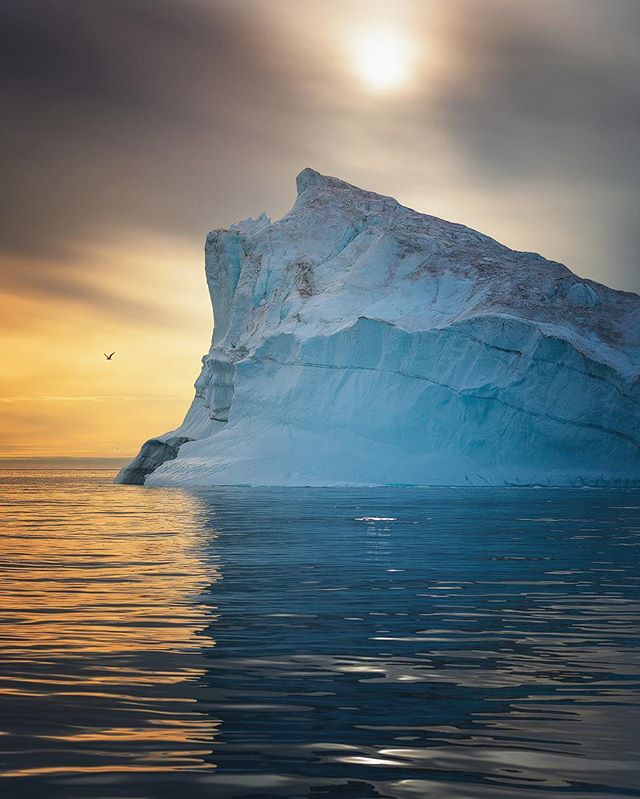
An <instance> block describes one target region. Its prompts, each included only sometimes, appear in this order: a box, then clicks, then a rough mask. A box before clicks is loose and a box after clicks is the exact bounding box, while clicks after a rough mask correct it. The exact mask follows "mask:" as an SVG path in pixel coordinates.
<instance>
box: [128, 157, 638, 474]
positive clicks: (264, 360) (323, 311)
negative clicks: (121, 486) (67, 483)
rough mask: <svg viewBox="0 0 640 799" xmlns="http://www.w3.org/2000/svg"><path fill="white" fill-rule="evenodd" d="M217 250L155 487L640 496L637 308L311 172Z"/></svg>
mask: <svg viewBox="0 0 640 799" xmlns="http://www.w3.org/2000/svg"><path fill="white" fill-rule="evenodd" d="M297 188H298V196H297V199H296V202H295V204H294V206H293V208H292V210H291V211H290V212H289V213H288V214H286V215H285V216H284V217H283V218H282V219H280V220H279V221H277V222H273V223H272V222H271V221H270V220H269V219H268V217H266V216H265V215H262V216H260V217H259V218H258V219H248V220H245V221H244V222H240V223H239V224H237V225H233V226H232V227H231V228H230V229H229V230H215V231H213V232H212V233H209V235H208V236H207V242H206V248H205V252H206V276H207V283H208V286H209V291H210V294H211V299H212V301H213V304H214V315H215V330H214V335H213V341H212V345H211V349H210V350H209V352H208V354H207V355H205V356H204V358H203V366H202V371H201V373H200V376H199V377H198V379H197V380H196V383H195V389H196V393H195V398H194V400H193V403H192V405H191V408H190V409H189V411H188V413H187V416H186V418H185V420H184V422H183V423H182V425H181V426H180V427H179V428H177V429H176V430H174V431H172V432H170V433H166V434H165V435H162V436H159V437H158V438H156V439H152V440H151V441H148V442H147V443H146V444H144V446H143V447H142V450H141V452H140V454H139V455H138V456H137V457H136V458H135V459H134V460H133V461H132V463H131V464H130V465H129V466H126V467H125V468H124V469H123V470H122V471H121V472H120V474H119V475H118V478H117V479H118V480H119V481H120V482H123V483H145V484H146V485H185V486H186V485H218V484H252V485H362V484H408V485H579V486H582V485H603V484H614V483H615V484H638V483H640V430H639V425H638V422H639V421H640V413H639V408H640V406H639V402H640V384H639V380H638V374H639V372H640V334H639V330H640V326H639V323H640V297H638V296H637V295H635V294H630V293H625V292H621V291H614V290H613V289H610V288H607V287H606V286H603V285H600V284H598V283H594V282H592V281H590V280H582V279H580V278H578V277H577V276H576V275H575V274H573V273H572V272H571V271H570V270H569V269H567V268H566V267H565V266H562V265H561V264H559V263H555V262H551V261H547V260H545V259H544V258H542V257H541V256H540V255H537V254H535V253H530V252H515V251H513V250H510V249H509V248H507V247H505V246H503V245H501V244H499V243H498V242H496V241H494V240H493V239H491V238H489V237H488V236H484V235H482V234H481V233H477V232H476V231H474V230H471V229H469V228H467V227H464V226H463V225H459V224H453V223H451V222H445V221H443V220H442V219H438V218H436V217H433V216H427V215H424V214H419V213H417V212H416V211H413V210H411V209H409V208H405V207H403V206H401V205H400V204H399V203H398V202H396V201H395V200H394V199H392V198H390V197H383V196H380V195H378V194H373V193H371V192H368V191H363V190H362V189H359V188H356V187H355V186H351V185H349V184H348V183H345V182H343V181H341V180H338V179H336V178H333V177H326V176H324V175H320V174H319V173H318V172H315V171H313V170H311V169H305V170H303V171H302V172H301V173H300V175H298V179H297Z"/></svg>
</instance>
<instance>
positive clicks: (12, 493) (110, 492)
mask: <svg viewBox="0 0 640 799" xmlns="http://www.w3.org/2000/svg"><path fill="white" fill-rule="evenodd" d="M68 477H69V475H67V474H65V473H64V472H59V473H57V474H56V473H55V472H48V473H47V475H46V479H43V474H42V473H34V474H30V473H27V472H23V473H20V474H17V473H15V472H14V473H12V474H8V473H7V472H0V492H1V497H2V500H1V501H0V557H1V561H2V572H3V578H2V580H1V581H0V647H1V650H2V662H3V664H4V665H3V666H2V668H1V669H0V695H1V697H2V702H3V705H6V706H7V708H8V711H7V712H6V713H5V715H3V717H2V718H3V720H2V726H10V725H11V724H12V720H13V719H16V720H17V719H19V714H21V713H31V712H32V708H33V707H34V706H36V705H34V703H33V698H34V697H38V698H39V701H38V703H37V707H38V712H40V713H42V719H40V720H39V724H38V728H39V730H41V733H40V734H38V735H37V736H33V737H34V739H37V740H38V741H40V742H41V743H39V744H36V741H35V740H33V741H32V743H33V744H34V745H38V746H39V747H41V746H43V744H42V742H45V741H46V742H50V745H51V749H49V748H48V747H47V746H44V748H43V751H44V754H43V756H42V757H41V758H39V760H40V762H39V763H38V764H37V766H36V765H34V763H33V760H31V761H30V762H29V760H28V754H25V760H24V768H22V767H20V768H13V769H12V770H11V771H5V772H0V773H3V776H27V775H35V774H38V775H46V774H56V773H65V772H66V773H69V772H73V773H85V772H96V771H97V772H110V771H128V772H130V771H165V770H166V771H175V770H176V769H185V768H186V769H194V768H195V769H210V768H212V767H214V764H213V762H212V760H211V752H212V743H213V741H214V739H215V737H216V733H217V729H218V726H219V721H218V720H217V719H215V718H212V717H211V716H210V715H207V714H206V713H204V712H202V711H201V710H199V709H198V707H197V705H196V699H195V696H196V695H197V693H196V688H197V682H198V680H199V679H201V677H202V676H203V674H204V673H205V669H204V667H203V666H204V664H203V661H202V655H201V653H202V649H203V646H206V647H207V648H208V647H211V646H212V645H213V644H214V642H213V641H212V639H211V637H210V635H209V634H208V633H207V628H208V626H209V624H210V623H211V622H212V620H213V619H214V618H215V616H214V615H213V613H212V612H211V610H210V609H209V608H207V607H206V606H205V605H203V604H201V603H199V602H198V601H197V596H198V594H200V593H201V592H202V591H203V590H208V589H209V588H210V586H211V584H212V583H214V582H216V581H217V580H218V579H220V573H219V569H218V568H217V567H216V565H215V563H213V564H212V562H211V559H209V561H208V563H207V565H206V567H205V565H204V560H203V559H202V558H201V557H200V548H201V546H202V540H201V538H200V529H201V528H200V526H199V524H198V521H199V519H200V515H201V508H200V506H199V504H198V502H197V500H196V499H195V498H194V497H191V496H189V495H187V494H183V493H182V492H179V491H162V490H154V491H149V490H144V489H136V488H131V489H123V488H121V487H118V488H116V487H114V486H112V485H111V484H110V483H109V475H108V474H106V473H104V472H101V473H95V474H94V473H89V472H87V473H84V474H83V475H82V476H81V477H80V481H81V488H82V490H81V492H80V491H78V479H74V480H73V481H71V480H69V479H65V478H68ZM74 477H75V478H77V477H78V475H77V473H75V474H74ZM214 538H215V533H213V532H212V531H211V530H208V532H207V541H208V542H209V543H210V542H211V541H212V540H213V539H214ZM66 719H73V724H71V723H66ZM107 719H108V720H109V723H106V720H107ZM0 732H4V733H7V732H9V733H11V730H6V729H3V730H1V731H0ZM14 734H15V731H14ZM134 743H135V746H131V747H129V746H128V745H129V744H134ZM87 746H90V747H91V755H92V756H91V758H90V759H89V758H88V757H87V756H86V754H87ZM26 748H28V747H25V749H26ZM74 754H77V755H78V757H77V762H73V760H74ZM16 759H17V760H18V761H19V757H14V758H13V760H14V762H15V760H16ZM85 760H86V762H83V761H85ZM48 761H50V762H48ZM89 761H90V762H89ZM70 762H73V765H70Z"/></svg>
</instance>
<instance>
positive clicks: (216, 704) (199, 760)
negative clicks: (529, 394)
mask: <svg viewBox="0 0 640 799" xmlns="http://www.w3.org/2000/svg"><path fill="white" fill-rule="evenodd" d="M110 479H111V474H110V473H109V472H79V471H75V472H72V471H68V472H65V471H48V472H31V473H29V472H17V471H15V472H7V471H5V472H1V473H0V495H1V509H0V549H1V561H2V562H1V575H0V576H1V579H0V622H1V626H0V637H1V641H0V694H1V695H0V774H1V775H2V777H1V778H0V795H2V796H3V797H46V798H47V799H49V798H51V799H56V798H57V797H74V798H75V797H78V798H82V799H89V798H93V797H102V798H104V799H107V797H109V798H111V797H131V798H132V799H133V798H134V797H135V799H143V798H144V797H154V798H155V797H159V798H160V799H164V797H178V799H180V798H181V797H183V798H184V799H189V797H216V798H217V797H246V798H247V799H249V797H318V798H320V797H347V798H349V799H356V797H357V798H360V797H361V798H362V799H368V798H369V797H401V798H402V799H405V798H406V799H414V797H429V799H485V798H486V797H491V799H493V798H494V797H495V799H556V798H557V797H565V796H566V797H571V799H579V797H599V799H611V798H612V797H640V569H639V568H638V566H639V562H640V492H631V491H610V490H593V491H586V490H567V491H565V490H534V489H529V490H524V489H523V490H520V489H511V490H493V489H477V490H475V489H472V490H451V489H449V490H436V489H434V490H424V489H376V490H370V489H367V490H352V489H344V490H328V489H287V490H283V489H277V490H276V489H248V488H218V489H213V490H206V491H205V490H203V491H179V490H164V489H144V488H137V487H123V486H114V485H112V484H111V483H110Z"/></svg>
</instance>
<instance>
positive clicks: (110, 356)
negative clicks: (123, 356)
mask: <svg viewBox="0 0 640 799" xmlns="http://www.w3.org/2000/svg"><path fill="white" fill-rule="evenodd" d="M114 355H115V352H112V353H111V355H107V353H106V352H105V353H104V357H105V358H106V359H107V360H108V361H110V360H111V359H112V358H113V356H114Z"/></svg>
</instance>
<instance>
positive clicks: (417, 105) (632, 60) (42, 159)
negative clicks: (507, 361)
mask: <svg viewBox="0 0 640 799" xmlns="http://www.w3.org/2000/svg"><path fill="white" fill-rule="evenodd" d="M639 34H640V2H637V0H517V2H516V0H512V1H511V2H507V1H506V0H482V2H478V0H385V1H384V2H378V0H321V1H320V0H82V2H80V0H3V2H2V4H1V6H0V91H1V93H2V109H3V123H2V126H1V127H0V171H1V174H2V187H3V190H2V193H1V194H0V203H1V206H2V212H1V213H0V292H1V294H2V297H1V302H0V308H1V316H0V356H1V357H0V457H23V458H24V457H36V456H62V455H64V456H70V457H83V456H91V457H124V456H128V455H130V454H133V453H134V452H135V451H136V450H137V449H138V446H139V445H140V443H141V442H142V441H144V440H145V439H146V438H148V437H150V436H152V435H155V434H159V433H161V432H164V431H166V430H170V429H172V428H173V427H175V426H177V424H178V423H179V422H180V421H181V419H182V417H183V415H184V413H185V411H186V409H187V406H188V403H189V401H190V399H191V397H192V395H193V381H194V379H195V377H196V376H197V373H198V370H199V365H200V358H201V356H202V355H203V354H204V353H205V352H206V350H207V349H208V346H209V343H210V337H211V329H212V315H211V308H210V302H209V297H208V292H207V289H206V285H205V280H204V268H203V252H202V251H203V243H204V239H205V236H206V233H207V231H208V230H211V229H214V228H220V227H226V226H228V225H229V224H231V223H233V222H235V221H238V220H240V219H243V218H246V217H248V216H257V215H258V214H260V213H261V212H262V211H266V212H267V213H268V214H269V215H270V216H272V218H277V217H279V216H281V215H282V214H283V213H285V212H286V211H287V210H288V208H289V207H290V206H291V205H292V203H293V200H294V195H295V175H296V174H297V173H298V172H299V171H300V170H301V169H302V168H304V167H305V166H311V167H313V168H314V169H317V170H319V171H320V172H323V173H325V174H330V175H336V176H338V177H340V178H342V179H344V180H347V181H349V182H350V183H354V184H356V185H359V186H362V187H364V188H367V189H370V190H373V191H378V192H380V193H383V194H388V195H392V196H394V197H396V198H397V199H398V200H399V201H400V202H402V203H403V204H404V205H408V206H411V207H413V208H416V209H417V210H419V211H423V212H425V213H430V214H435V215H436V216H440V217H444V218H445V219H450V220H452V221H456V222H463V223H464V224H466V225H468V226H470V227H473V228H476V229H478V230H481V231H482V232H484V233H487V234H489V235H491V236H493V237H494V238H497V239H498V240H500V241H502V242H503V243H505V244H507V245H509V246H511V247H513V248H516V249H522V250H534V251H536V252H540V253H541V254H542V255H544V256H546V257H548V258H551V259H553V260H558V261H561V262H563V263H565V264H567V265H568V266H569V267H570V268H571V269H573V270H574V271H575V272H577V273H578V274H579V275H582V276H584V277H588V278H591V279H594V280H598V281H600V282H603V283H607V284H608V285H611V286H613V287H616V288H620V289H624V290H629V291H640V263H639V259H638V249H639V246H640V234H639V232H638V231H639V230H640V226H639V225H638V222H639V219H638V189H639V186H640V159H638V157H637V153H638V144H639V142H640V48H638V46H637V41H638V36H639ZM112 350H115V351H116V355H115V356H114V358H113V359H112V361H109V362H107V361H106V360H105V358H104V356H103V353H104V352H107V353H109V352H111V351H112Z"/></svg>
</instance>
